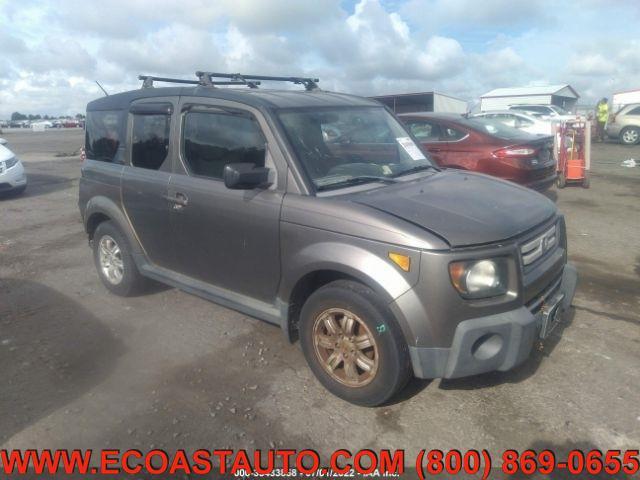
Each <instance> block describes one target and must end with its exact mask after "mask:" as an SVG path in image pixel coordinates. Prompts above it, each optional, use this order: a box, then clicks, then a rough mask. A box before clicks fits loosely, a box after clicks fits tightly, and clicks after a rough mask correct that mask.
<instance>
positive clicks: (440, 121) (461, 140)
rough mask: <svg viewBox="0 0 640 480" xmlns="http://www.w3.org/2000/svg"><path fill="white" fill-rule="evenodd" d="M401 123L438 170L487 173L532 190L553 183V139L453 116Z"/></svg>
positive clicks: (422, 116) (414, 116)
mask: <svg viewBox="0 0 640 480" xmlns="http://www.w3.org/2000/svg"><path fill="white" fill-rule="evenodd" d="M400 119H401V120H402V121H403V122H404V123H405V124H406V125H407V126H408V127H409V129H410V130H411V133H413V135H414V136H415V137H416V139H417V140H418V141H419V142H420V143H422V145H424V147H425V148H426V149H427V151H428V152H429V153H430V154H431V158H432V159H433V160H434V161H435V162H436V163H437V164H438V165H440V166H441V167H448V168H460V169H464V170H472V171H474V172H481V173H486V174H488V175H493V176H495V177H500V178H504V179H505V180H510V181H512V182H515V183H519V184H520V185H524V186H527V187H530V188H534V189H536V190H546V189H547V188H549V187H550V186H551V185H552V184H553V182H554V181H555V178H556V162H555V159H554V156H553V138H552V137H548V136H534V135H531V134H528V133H526V132H522V131H520V130H518V129H515V128H511V127H508V126H506V125H504V124H502V123H500V122H497V121H492V120H489V119H475V118H471V119H468V118H465V117H462V116H461V115H454V114H435V113H410V114H403V115H400Z"/></svg>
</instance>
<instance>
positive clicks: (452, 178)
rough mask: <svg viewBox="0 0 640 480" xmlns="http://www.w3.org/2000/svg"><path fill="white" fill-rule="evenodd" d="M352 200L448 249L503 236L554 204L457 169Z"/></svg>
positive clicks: (531, 223) (536, 220) (532, 222)
mask: <svg viewBox="0 0 640 480" xmlns="http://www.w3.org/2000/svg"><path fill="white" fill-rule="evenodd" d="M350 200H351V201H353V202H356V203H359V204H362V205H367V206H369V207H371V208H375V209H376V210H380V211H383V212H386V213H389V214H391V215H394V216H396V217H399V218H402V219H403V220H406V221H407V222H411V223H413V224H415V225H418V226H420V227H422V228H424V229H426V230H429V231H431V232H433V233H435V234H436V235H438V236H440V237H442V238H444V239H445V240H446V241H447V242H448V243H449V244H450V245H451V246H452V247H462V246H469V245H480V244H487V243H492V242H497V241H500V240H506V239H508V238H512V237H515V236H517V235H519V234H521V233H523V232H525V231H527V230H529V229H531V228H533V227H535V226H537V225H538V224H540V223H542V222H544V221H545V220H547V219H549V218H550V217H552V216H553V215H555V213H556V206H555V205H554V204H553V202H551V201H550V200H548V199H547V198H546V197H544V196H542V195H540V194H539V193H537V192H534V191H533V190H529V189H527V188H524V187H520V186H518V185H515V184H513V183H510V182H507V181H504V180H499V179H496V178H493V177H489V176H486V175H481V174H477V173H470V172H463V171H460V170H444V171H442V172H439V173H437V174H434V175H431V176H429V177H426V178H424V179H421V180H418V181H412V182H407V183H404V182H402V183H397V184H393V185H390V186H387V187H385V188H377V189H375V190H369V191H366V192H361V193H356V194H353V195H351V196H350Z"/></svg>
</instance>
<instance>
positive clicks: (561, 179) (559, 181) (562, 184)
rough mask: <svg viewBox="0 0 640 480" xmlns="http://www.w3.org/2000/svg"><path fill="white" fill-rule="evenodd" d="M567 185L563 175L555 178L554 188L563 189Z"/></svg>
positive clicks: (560, 174)
mask: <svg viewBox="0 0 640 480" xmlns="http://www.w3.org/2000/svg"><path fill="white" fill-rule="evenodd" d="M566 185H567V179H566V178H565V176H564V173H559V174H558V176H557V177H556V187H558V188H564V187H565V186H566Z"/></svg>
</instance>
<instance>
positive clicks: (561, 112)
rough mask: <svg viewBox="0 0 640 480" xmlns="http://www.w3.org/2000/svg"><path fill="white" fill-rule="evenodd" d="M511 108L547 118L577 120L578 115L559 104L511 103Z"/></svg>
mask: <svg viewBox="0 0 640 480" xmlns="http://www.w3.org/2000/svg"><path fill="white" fill-rule="evenodd" d="M509 110H519V111H522V112H524V113H527V114H528V115H531V116H534V117H539V118H542V119H545V120H557V121H563V120H575V119H576V118H577V117H576V115H574V114H572V113H569V112H567V111H566V110H565V109H564V108H562V107H558V106H557V105H510V106H509Z"/></svg>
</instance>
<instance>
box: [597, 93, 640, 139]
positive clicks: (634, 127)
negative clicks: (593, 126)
mask: <svg viewBox="0 0 640 480" xmlns="http://www.w3.org/2000/svg"><path fill="white" fill-rule="evenodd" d="M605 130H606V132H607V135H608V136H610V137H612V138H617V139H619V140H620V142H622V143H624V144H625V145H635V144H637V143H640V104H638V103H633V104H630V105H626V106H624V107H622V108H621V109H620V110H619V111H618V112H617V113H616V114H614V115H611V117H610V118H609V121H608V122H607V125H606V126H605Z"/></svg>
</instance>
